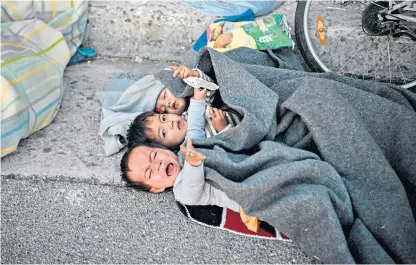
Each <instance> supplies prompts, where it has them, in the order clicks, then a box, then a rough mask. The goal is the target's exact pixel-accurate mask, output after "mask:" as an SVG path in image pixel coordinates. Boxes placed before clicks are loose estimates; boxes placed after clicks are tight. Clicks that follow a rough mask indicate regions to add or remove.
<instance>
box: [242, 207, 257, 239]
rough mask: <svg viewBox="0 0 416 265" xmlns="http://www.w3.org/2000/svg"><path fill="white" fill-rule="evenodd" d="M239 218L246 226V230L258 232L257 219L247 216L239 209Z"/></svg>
mask: <svg viewBox="0 0 416 265" xmlns="http://www.w3.org/2000/svg"><path fill="white" fill-rule="evenodd" d="M240 217H241V221H243V223H244V224H245V225H246V227H247V228H248V230H250V231H253V232H256V233H257V231H259V225H260V221H259V218H258V217H255V216H248V215H247V214H246V213H245V212H244V211H243V208H241V207H240Z"/></svg>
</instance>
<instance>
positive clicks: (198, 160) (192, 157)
mask: <svg viewBox="0 0 416 265" xmlns="http://www.w3.org/2000/svg"><path fill="white" fill-rule="evenodd" d="M181 152H182V153H184V154H185V159H186V162H188V164H190V165H191V166H193V167H199V166H200V165H201V164H202V161H204V160H205V158H206V157H205V156H204V155H203V154H201V153H198V152H197V151H196V150H195V149H194V147H193V146H192V140H191V139H188V142H187V144H186V147H185V146H183V145H181Z"/></svg>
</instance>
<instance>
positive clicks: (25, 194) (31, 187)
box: [1, 1, 312, 263]
mask: <svg viewBox="0 0 416 265" xmlns="http://www.w3.org/2000/svg"><path fill="white" fill-rule="evenodd" d="M280 10H281V12H282V13H285V14H287V15H288V17H289V20H292V21H293V16H294V10H295V2H288V3H286V4H285V5H283V6H282V7H281V8H280ZM276 12H279V11H276ZM209 19H210V18H209V17H208V16H203V15H200V14H198V13H196V12H194V11H192V10H191V9H189V8H186V7H184V6H183V5H181V4H180V3H179V2H177V1H158V2H156V1H124V2H122V1H91V2H90V15H89V20H90V34H89V36H88V38H87V41H86V45H87V46H92V47H94V48H96V49H97V52H98V54H99V55H100V57H99V58H98V59H97V60H95V61H92V62H91V63H83V64H79V65H75V66H69V67H67V68H66V70H65V74H64V81H65V82H66V84H67V88H66V92H65V95H64V98H63V101H62V105H61V108H60V110H59V112H58V114H57V116H56V118H55V120H54V121H53V122H52V124H50V125H49V126H47V127H46V128H44V129H42V130H41V131H39V132H36V133H35V134H33V135H31V136H30V137H28V138H27V139H24V140H22V141H21V142H20V144H19V148H18V150H17V151H16V152H14V153H12V154H10V155H8V156H6V157H4V158H2V160H1V177H2V178H1V184H2V187H1V246H2V247H1V262H2V263H310V262H312V261H311V260H310V259H309V258H307V257H306V256H305V255H304V254H303V252H302V251H301V250H299V249H298V248H297V247H296V246H295V245H294V244H292V243H287V242H281V241H273V240H265V239H256V238H249V237H244V236H240V235H235V234H232V233H230V232H226V231H222V230H217V229H213V228H209V227H205V226H202V225H198V224H196V223H194V222H191V221H189V220H188V219H186V218H185V217H184V216H183V215H182V214H181V213H180V212H179V210H178V208H177V206H176V204H175V202H174V197H173V194H172V193H171V192H165V193H163V194H159V195H152V194H148V193H143V192H136V191H134V190H131V189H129V188H125V187H123V185H122V183H121V181H120V176H119V162H120V159H121V155H122V154H121V153H120V154H116V155H114V156H111V157H106V155H105V153H104V151H103V148H102V145H103V141H102V139H101V138H100V137H99V135H98V127H99V122H100V102H99V101H98V99H97V97H96V96H95V93H96V92H97V91H100V90H101V89H102V88H103V87H104V86H105V85H106V83H107V82H108V81H109V80H110V79H111V78H113V77H115V76H116V74H118V73H120V72H131V73H133V74H137V75H142V74H143V75H144V74H149V73H154V72H156V71H158V70H159V69H162V68H164V67H166V66H167V65H168V63H167V61H172V60H180V59H181V58H182V56H183V55H184V54H185V52H186V51H187V50H188V49H189V48H190V47H191V44H192V42H193V41H195V39H196V38H197V37H198V36H199V34H200V33H201V32H202V31H203V28H204V26H205V24H206V23H208V21H209ZM104 57H118V58H112V59H106V58H104ZM127 58H133V59H134V60H131V59H127Z"/></svg>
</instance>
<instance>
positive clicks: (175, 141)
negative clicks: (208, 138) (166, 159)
mask: <svg viewBox="0 0 416 265" xmlns="http://www.w3.org/2000/svg"><path fill="white" fill-rule="evenodd" d="M187 129H188V122H187V121H186V120H184V119H182V118H181V116H178V115H176V114H155V115H153V116H150V117H148V118H147V119H146V135H147V137H148V138H149V139H151V140H153V141H155V142H156V143H158V144H161V145H163V146H166V147H169V148H178V147H179V145H180V144H181V143H183V141H184V140H185V136H186V130H187Z"/></svg>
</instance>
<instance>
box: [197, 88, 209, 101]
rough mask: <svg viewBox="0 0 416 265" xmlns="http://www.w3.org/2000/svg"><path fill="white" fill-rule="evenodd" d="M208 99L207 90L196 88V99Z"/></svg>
mask: <svg viewBox="0 0 416 265" xmlns="http://www.w3.org/2000/svg"><path fill="white" fill-rule="evenodd" d="M206 97H207V89H206V88H202V87H201V88H194V99H205V98H206Z"/></svg>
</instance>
